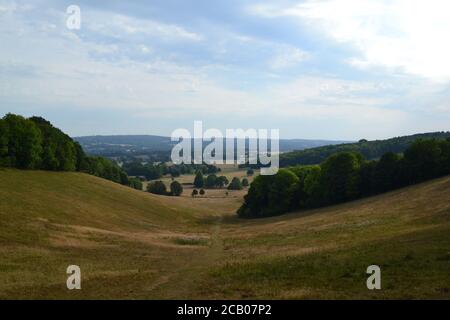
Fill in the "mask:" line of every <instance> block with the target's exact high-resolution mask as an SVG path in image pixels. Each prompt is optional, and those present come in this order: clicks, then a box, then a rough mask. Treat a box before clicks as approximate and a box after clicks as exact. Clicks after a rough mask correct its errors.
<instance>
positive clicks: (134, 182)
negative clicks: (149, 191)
mask: <svg viewBox="0 0 450 320" xmlns="http://www.w3.org/2000/svg"><path fill="white" fill-rule="evenodd" d="M129 183H130V187H132V188H134V189H136V190H142V181H141V180H139V179H138V178H130V179H129Z"/></svg>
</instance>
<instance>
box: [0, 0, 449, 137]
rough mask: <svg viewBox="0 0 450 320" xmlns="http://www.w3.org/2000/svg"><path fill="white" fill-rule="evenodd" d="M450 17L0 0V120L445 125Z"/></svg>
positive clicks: (111, 130) (418, 5)
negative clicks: (77, 18) (75, 13)
mask: <svg viewBox="0 0 450 320" xmlns="http://www.w3.org/2000/svg"><path fill="white" fill-rule="evenodd" d="M70 5H76V6H78V7H79V8H80V13H81V24H80V29H69V28H68V27H67V19H68V18H69V17H70V13H67V12H66V10H67V7H68V6H70ZM449 12H450V2H449V1H446V0H441V1H438V0H427V1H416V0H392V1H383V0H311V1H309V0H306V1H288V0H286V1H284V0H279V1H261V0H260V1H254V0H247V1H235V0H226V1H225V0H214V1H208V0H198V1H187V0H178V1H174V0H164V1H136V0H128V1H92V0H91V1H77V0H71V1H50V0H37V1H4V0H0V116H3V115H4V114H6V113H8V112H12V113H16V114H21V115H24V116H32V115H39V116H43V117H44V118H46V119H48V120H49V121H51V122H52V123H53V124H54V125H55V126H57V127H59V128H61V129H62V130H63V131H65V132H67V133H68V134H70V135H71V136H81V135H95V134H156V135H170V134H171V132H172V131H173V130H175V129H177V128H187V129H188V130H190V131H192V130H193V122H194V120H201V121H203V127H204V128H205V129H206V128H218V129H220V130H223V131H225V129H227V128H230V129H236V128H244V129H248V128H256V129H258V128H264V129H279V130H280V137H281V138H304V139H332V140H358V139H362V138H365V139H382V138H388V137H393V136H400V135H406V134H413V133H419V132H429V131H448V130H450V62H449V61H448V60H449V59H450V41H448V37H449V34H450V18H449Z"/></svg>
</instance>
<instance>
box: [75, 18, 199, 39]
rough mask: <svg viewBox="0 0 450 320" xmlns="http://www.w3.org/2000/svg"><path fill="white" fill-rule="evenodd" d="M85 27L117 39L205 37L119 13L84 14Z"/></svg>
mask: <svg viewBox="0 0 450 320" xmlns="http://www.w3.org/2000/svg"><path fill="white" fill-rule="evenodd" d="M83 26H84V27H86V28H88V29H89V30H90V31H92V32H96V33H100V34H104V35H108V36H112V37H115V38H120V37H130V36H133V35H146V36H152V37H159V38H162V39H166V40H172V39H175V40H176V39H178V40H179V39H182V40H188V41H201V40H203V36H202V35H200V34H197V33H195V32H191V31H188V30H186V29H185V28H183V27H181V26H178V25H175V24H166V23H161V22H158V21H153V20H149V19H138V18H135V17H129V16H126V15H123V14H117V13H104V12H101V11H88V12H86V13H83Z"/></svg>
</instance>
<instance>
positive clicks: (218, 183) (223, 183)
mask: <svg viewBox="0 0 450 320" xmlns="http://www.w3.org/2000/svg"><path fill="white" fill-rule="evenodd" d="M228 183H230V182H229V181H228V178H227V177H225V176H220V177H218V178H217V180H216V186H217V187H218V188H223V187H225V186H227V185H228Z"/></svg>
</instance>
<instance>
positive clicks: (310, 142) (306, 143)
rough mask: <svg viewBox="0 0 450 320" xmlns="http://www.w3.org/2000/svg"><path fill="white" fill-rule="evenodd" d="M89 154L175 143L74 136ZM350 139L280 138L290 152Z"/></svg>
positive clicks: (160, 147) (153, 138)
mask: <svg viewBox="0 0 450 320" xmlns="http://www.w3.org/2000/svg"><path fill="white" fill-rule="evenodd" d="M73 139H74V140H76V141H78V142H79V143H80V144H81V146H82V147H83V149H84V150H85V151H86V152H87V153H89V154H96V155H102V154H114V152H117V153H120V152H124V151H126V150H128V152H133V153H138V152H152V151H158V152H161V151H170V150H171V149H172V146H173V145H174V144H175V143H174V142H172V141H171V139H170V137H164V136H157V135H104V136H103V135H95V136H82V137H74V138H73ZM346 142H350V141H344V140H319V139H280V151H281V152H289V151H293V150H303V149H306V148H315V147H320V146H324V145H335V144H341V143H346Z"/></svg>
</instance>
